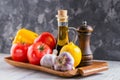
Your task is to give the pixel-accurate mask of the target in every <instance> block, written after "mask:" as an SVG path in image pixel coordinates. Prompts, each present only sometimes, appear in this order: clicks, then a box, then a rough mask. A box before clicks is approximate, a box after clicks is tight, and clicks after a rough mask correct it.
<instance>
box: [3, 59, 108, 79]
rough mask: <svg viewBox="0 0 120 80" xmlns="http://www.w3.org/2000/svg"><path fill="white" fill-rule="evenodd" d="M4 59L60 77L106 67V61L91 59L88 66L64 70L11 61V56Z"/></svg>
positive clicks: (95, 71) (97, 70) (18, 65)
mask: <svg viewBox="0 0 120 80" xmlns="http://www.w3.org/2000/svg"><path fill="white" fill-rule="evenodd" d="M5 61H6V62H7V63H9V64H11V65H14V66H17V67H22V68H26V69H33V70H39V71H43V72H46V73H50V74H53V75H57V76H61V77H73V76H77V75H81V76H88V75H92V74H95V73H98V72H101V71H105V70H107V69H108V65H107V62H100V61H93V64H92V65H90V66H84V67H80V68H76V69H74V70H71V71H65V72H62V71H56V70H52V69H49V68H45V67H42V66H39V65H32V64H29V63H23V62H17V61H13V60H12V59H11V57H5Z"/></svg>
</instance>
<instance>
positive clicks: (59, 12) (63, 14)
mask: <svg viewBox="0 0 120 80" xmlns="http://www.w3.org/2000/svg"><path fill="white" fill-rule="evenodd" d="M56 17H63V18H67V17H68V16H67V10H58V15H56Z"/></svg>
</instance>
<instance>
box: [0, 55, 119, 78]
mask: <svg viewBox="0 0 120 80" xmlns="http://www.w3.org/2000/svg"><path fill="white" fill-rule="evenodd" d="M5 56H9V54H0V80H58V79H60V80H65V79H70V80H120V62H119V61H107V62H108V63H109V70H107V71H104V72H101V73H98V74H95V75H92V76H87V77H81V76H76V77H73V78H62V77H58V76H55V75H51V74H47V73H44V72H40V71H35V70H28V69H23V68H18V67H14V66H12V65H9V64H8V63H6V62H5V61H4V57H5Z"/></svg>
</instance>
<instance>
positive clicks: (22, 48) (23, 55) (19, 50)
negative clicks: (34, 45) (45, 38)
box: [10, 43, 30, 62]
mask: <svg viewBox="0 0 120 80" xmlns="http://www.w3.org/2000/svg"><path fill="white" fill-rule="evenodd" d="M29 46H30V45H29V44H23V43H17V44H13V45H12V47H11V50H10V53H11V57H12V59H13V60H15V61H20V62H28V58H27V50H28V47H29Z"/></svg>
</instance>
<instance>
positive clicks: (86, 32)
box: [77, 21, 93, 66]
mask: <svg viewBox="0 0 120 80" xmlns="http://www.w3.org/2000/svg"><path fill="white" fill-rule="evenodd" d="M77 31H78V39H79V47H80V49H81V51H82V61H81V63H80V64H79V66H88V65H91V64H92V60H93V54H92V51H91V49H90V37H91V33H92V32H93V28H92V27H91V26H89V25H87V22H86V21H83V23H82V25H81V26H80V27H79V29H78V30H77Z"/></svg>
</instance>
